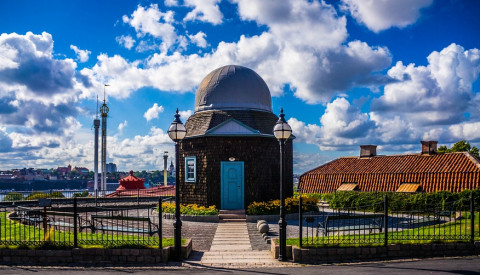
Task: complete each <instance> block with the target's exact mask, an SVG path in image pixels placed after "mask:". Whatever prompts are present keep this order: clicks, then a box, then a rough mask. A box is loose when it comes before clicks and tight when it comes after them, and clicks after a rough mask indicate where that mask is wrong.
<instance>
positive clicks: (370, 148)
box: [360, 145, 377, 158]
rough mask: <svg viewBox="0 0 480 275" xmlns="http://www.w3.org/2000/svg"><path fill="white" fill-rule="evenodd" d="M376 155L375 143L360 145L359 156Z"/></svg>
mask: <svg viewBox="0 0 480 275" xmlns="http://www.w3.org/2000/svg"><path fill="white" fill-rule="evenodd" d="M376 155H377V145H360V157H361V158H369V157H374V156H376Z"/></svg>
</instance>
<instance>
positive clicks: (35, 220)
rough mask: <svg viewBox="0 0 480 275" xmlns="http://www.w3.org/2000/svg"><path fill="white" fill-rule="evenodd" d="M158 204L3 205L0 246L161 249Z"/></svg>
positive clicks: (159, 202)
mask: <svg viewBox="0 0 480 275" xmlns="http://www.w3.org/2000/svg"><path fill="white" fill-rule="evenodd" d="M163 200H166V199H162V198H158V202H157V203H155V202H154V203H147V204H136V203H134V204H131V205H126V204H124V203H122V204H120V205H119V204H118V203H114V204H112V203H109V204H108V203H104V204H101V205H95V204H81V203H78V202H77V199H76V198H74V199H73V205H70V206H63V207H52V206H51V205H50V204H49V200H48V199H46V200H39V201H38V204H37V205H36V206H28V207H25V206H11V207H1V208H0V245H19V246H41V245H45V244H51V245H55V246H67V247H79V246H83V247H85V246H87V247H88V246H103V247H118V246H122V245H127V246H128V245H134V246H145V247H159V248H162V246H163V244H162V209H161V207H159V206H160V205H161V201H163Z"/></svg>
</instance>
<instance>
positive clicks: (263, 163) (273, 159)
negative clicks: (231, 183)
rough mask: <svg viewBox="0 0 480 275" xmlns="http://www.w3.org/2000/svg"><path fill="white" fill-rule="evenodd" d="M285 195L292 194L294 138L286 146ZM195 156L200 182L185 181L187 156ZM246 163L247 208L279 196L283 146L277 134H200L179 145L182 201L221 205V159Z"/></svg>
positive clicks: (219, 206)
mask: <svg viewBox="0 0 480 275" xmlns="http://www.w3.org/2000/svg"><path fill="white" fill-rule="evenodd" d="M285 149H286V150H285V166H286V167H285V186H286V196H287V197H289V196H292V195H293V150H292V141H291V140H289V141H287V144H286V146H285ZM190 156H195V157H196V161H197V175H196V176H197V181H196V182H195V183H190V182H185V157H190ZM232 157H233V158H235V161H243V162H244V176H245V181H244V183H245V202H244V203H245V208H246V207H247V206H248V205H249V204H250V203H252V202H254V201H267V200H271V199H278V198H279V197H280V195H279V193H280V190H279V188H280V187H279V182H280V147H279V143H278V141H277V140H276V139H275V138H274V137H258V136H256V137H248V136H242V137H219V136H217V137H214V136H210V137H198V138H189V139H185V140H183V141H182V142H181V144H180V158H179V160H180V165H179V172H180V176H179V181H180V189H179V190H180V200H181V202H182V203H197V204H199V205H204V206H210V205H216V206H217V207H218V208H221V205H220V202H221V194H220V192H221V162H222V161H229V158H232Z"/></svg>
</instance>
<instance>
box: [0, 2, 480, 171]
mask: <svg viewBox="0 0 480 275" xmlns="http://www.w3.org/2000/svg"><path fill="white" fill-rule="evenodd" d="M479 8H480V4H479V3H478V2H477V1H456V0H439V1H433V0H419V1H413V0H412V1H410V0H409V1H407V0H405V1H381V2H375V4H372V1H358V0H343V1H316V0H314V1H307V0H296V1H293V0H288V1H287V0H285V1H253V0H231V1H227V0H223V1H221V0H209V1H201V2H200V1H193V0H183V1H182V0H179V1H176V0H165V1H138V2H137V1H100V2H97V1H49V2H32V1H2V2H1V3H0V15H1V16H2V18H3V19H2V23H1V24H0V33H1V35H0V153H1V155H0V170H8V169H12V168H21V167H42V168H44V167H57V166H62V165H65V164H68V163H71V164H72V166H79V167H80V166H81V167H87V168H88V169H90V170H92V169H93V135H94V129H93V119H94V118H95V116H96V112H97V111H98V110H96V106H97V103H96V98H97V95H98V96H99V98H101V99H103V88H104V84H106V83H108V84H109V85H110V86H109V87H107V89H106V95H107V104H108V106H109V108H110V113H109V118H108V119H109V120H108V134H109V136H108V141H107V144H108V149H107V152H108V158H107V162H113V163H116V164H117V165H118V169H119V170H122V171H129V170H137V171H141V170H162V169H163V152H164V151H169V152H173V151H174V150H173V143H172V141H171V140H170V138H168V136H167V134H166V130H167V129H168V126H169V125H170V123H171V122H172V120H173V115H174V112H175V109H176V108H177V107H178V108H179V109H180V111H181V112H180V113H181V115H182V116H181V119H182V121H183V122H184V123H185V121H186V119H187V118H188V116H189V115H191V114H192V113H193V106H194V97H195V91H196V88H197V86H198V85H199V84H200V81H201V80H202V79H203V77H205V76H206V75H207V74H208V73H209V72H210V71H212V70H214V69H216V68H218V67H220V66H223V65H228V64H238V65H242V66H246V67H249V68H251V69H253V70H255V71H256V72H257V73H258V74H259V75H260V76H261V77H262V78H263V79H264V80H265V81H266V83H267V85H268V86H269V88H270V92H271V94H272V106H273V112H274V113H275V114H276V115H278V114H279V112H280V108H281V107H283V109H284V111H285V114H286V118H287V120H288V122H289V124H290V125H291V126H292V129H293V134H294V135H295V136H296V139H295V142H294V173H296V174H298V173H302V172H305V171H307V170H309V169H312V168H314V167H317V166H318V165H320V164H322V163H325V162H326V161H329V160H332V159H335V158H337V157H340V156H348V155H358V153H359V145H363V144H376V145H379V147H378V153H379V154H403V153H412V152H419V150H418V148H419V144H420V140H438V141H439V145H451V144H453V143H455V142H456V141H458V140H462V139H466V140H468V141H470V143H471V144H472V146H477V147H479V144H480V111H479V110H480V108H479V107H480V106H479V104H480V100H479V99H480V95H479V92H480V89H479V88H480V82H479V80H478V75H479V73H480V51H479V48H480V35H479V34H480V31H479V30H480V19H479V18H478V17H477V16H476V13H475V11H478V10H479ZM171 155H173V154H171Z"/></svg>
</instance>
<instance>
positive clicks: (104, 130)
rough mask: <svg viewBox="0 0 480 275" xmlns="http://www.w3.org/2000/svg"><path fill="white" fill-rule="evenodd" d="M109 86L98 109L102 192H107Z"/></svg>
mask: <svg viewBox="0 0 480 275" xmlns="http://www.w3.org/2000/svg"><path fill="white" fill-rule="evenodd" d="M106 86H110V85H108V84H105V86H104V88H103V105H102V107H100V113H101V114H102V188H101V189H102V190H103V191H105V190H107V167H106V166H107V116H108V106H107V103H106V99H105V87H106Z"/></svg>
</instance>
